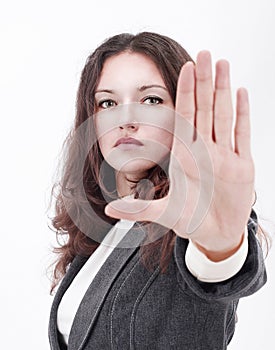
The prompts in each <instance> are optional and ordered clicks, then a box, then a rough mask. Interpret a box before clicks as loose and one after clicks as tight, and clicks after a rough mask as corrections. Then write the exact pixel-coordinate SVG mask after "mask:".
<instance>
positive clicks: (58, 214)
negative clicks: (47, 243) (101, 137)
mask: <svg viewBox="0 0 275 350" xmlns="http://www.w3.org/2000/svg"><path fill="white" fill-rule="evenodd" d="M124 51H130V52H135V53H142V54H144V55H146V56H148V57H149V58H151V59H152V60H153V61H154V62H155V64H156V65H157V67H158V68H159V71H160V73H161V75H162V77H163V80H164V82H165V84H166V87H167V89H168V91H169V93H170V96H171V97H172V99H173V101H174V102H175V97H176V87H177V80H178V76H179V72H180V69H181V67H182V66H183V64H184V63H186V62H187V61H192V58H191V57H190V56H189V54H188V53H187V52H186V51H185V50H184V49H183V48H182V47H181V46H180V45H179V44H178V43H177V42H176V41H174V40H173V39H170V38H168V37H166V36H163V35H160V34H156V33H151V32H142V33H139V34H137V35H132V34H127V33H125V34H120V35H116V36H113V37H111V38H109V39H107V40H106V41H105V42H103V43H102V44H101V45H100V46H99V47H98V48H97V49H96V50H95V51H94V52H93V53H92V54H91V55H90V56H89V57H88V59H87V61H86V64H85V66H84V69H83V71H82V75H81V79H80V84H79V88H78V93H77V102H76V117H75V121H74V126H73V128H72V130H71V131H70V133H69V135H68V136H67V138H66V140H65V143H64V145H63V149H64V156H63V159H62V161H63V164H62V174H61V178H60V180H59V181H58V183H56V184H55V185H54V187H53V190H52V197H55V199H56V200H55V216H54V217H53V218H52V219H51V223H52V226H53V228H54V230H55V231H56V234H57V238H59V237H65V238H66V239H65V243H63V244H62V245H60V246H59V247H56V248H55V249H54V251H55V253H57V254H58V258H57V263H56V265H55V269H54V273H53V284H52V291H53V289H54V288H55V287H56V285H57V284H58V282H59V280H60V279H61V278H62V277H63V275H64V274H65V272H66V270H67V267H68V265H69V264H70V263H71V261H72V260H73V259H74V257H75V256H76V255H82V256H87V257H88V256H90V255H91V254H92V253H93V252H94V251H95V250H96V248H97V247H98V246H99V243H98V242H100V240H101V238H102V237H103V236H104V234H106V232H108V230H109V229H110V227H112V225H114V224H115V223H116V222H117V220H116V219H113V218H110V217H107V216H106V215H105V213H104V208H105V206H106V204H107V203H108V202H110V201H111V200H113V199H116V198H117V192H116V185H115V177H114V170H113V169H112V168H111V167H110V166H108V164H106V162H104V159H103V156H102V153H101V151H100V148H99V145H98V142H97V141H96V138H95V130H94V126H93V123H92V125H89V127H87V128H82V129H84V130H82V131H81V132H79V130H81V128H80V126H81V125H84V124H83V123H84V122H86V121H87V120H88V119H91V118H89V117H91V116H92V115H93V113H94V110H95V99H94V94H95V89H96V87H97V84H98V81H99V78H100V74H101V71H102V68H103V64H104V62H105V61H106V59H107V58H109V57H111V56H114V55H117V54H119V53H121V52H124ZM91 140H95V141H94V142H93V141H92V142H91ZM90 146H91V147H90ZM83 155H84V156H85V157H84V158H83ZM80 159H82V162H81V161H80ZM167 168H168V162H167V160H166V162H165V163H164V164H163V165H162V166H159V165H157V166H155V167H154V168H153V169H151V170H150V173H149V174H147V178H148V179H149V180H150V181H151V182H152V183H153V184H154V188H153V189H151V192H150V191H148V190H147V189H146V188H144V187H143V188H139V186H140V184H135V183H133V188H135V186H136V185H137V186H136V191H135V197H136V198H137V197H139V198H147V196H149V197H150V196H151V193H154V195H153V197H154V198H161V197H163V196H165V195H166V194H167V192H168V188H169V180H168V177H167V172H166V171H165V169H167ZM102 169H104V171H102ZM87 201H88V204H89V205H90V207H91V208H92V212H93V214H94V215H91V210H88V209H87V207H86V206H85V205H84V204H85V203H86V202H87ZM150 227H151V228H152V227H153V228H154V231H155V235H157V234H158V230H159V229H160V227H159V226H158V225H157V224H156V225H155V226H154V225H153V226H152V225H151V226H150ZM151 233H152V232H151ZM152 236H153V237H154V233H152ZM95 237H96V239H95ZM58 241H59V239H58ZM174 242H175V234H174V232H173V231H172V230H169V231H167V232H166V233H165V234H164V235H162V236H161V238H159V239H155V240H154V241H153V242H151V243H149V244H144V245H142V246H141V248H140V252H141V257H142V261H143V263H144V264H145V265H146V266H147V267H148V268H151V267H152V266H155V265H156V264H160V267H161V271H162V272H164V271H165V269H166V268H167V266H168V263H169V259H170V257H171V254H172V251H173V246H174Z"/></svg>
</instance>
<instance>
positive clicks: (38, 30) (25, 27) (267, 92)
mask: <svg viewBox="0 0 275 350" xmlns="http://www.w3.org/2000/svg"><path fill="white" fill-rule="evenodd" d="M274 16H275V2H274V1H273V0H261V1H251V0H250V1H249V0H246V1H242V0H231V1H221V0H220V1H218V0H207V1H205V0H197V1H196V0H192V1H191V0H189V1H185V0H183V1H173V0H170V1H166V2H161V1H155V2H154V1H144V0H139V1H136V2H131V1H125V2H124V1H109V2H108V1H92V0H90V1H84V0H78V1H68V0H67V1H65V0H60V1H58V0H56V1H53V0H48V1H38V0H36V1H34V0H33V1H31V0H25V1H20V0H17V1H12V0H11V1H6V2H5V3H4V2H3V1H2V2H1V3H0V29H1V31H0V35H1V41H0V45H1V46H0V50H1V51H0V52H1V53H0V60H1V63H0V93H1V97H0V98H1V107H0V108H1V110H0V112H1V126H0V135H1V137H0V142H1V147H0V151H1V204H2V205H1V214H2V216H1V226H0V227H1V229H0V230H1V238H2V244H1V254H0V257H1V265H0V266H1V298H0V302H1V305H0V307H1V313H0V315H1V316H0V317H1V334H2V335H1V348H3V349H28V350H32V349H34V350H37V349H39V350H46V349H49V345H48V340H47V325H48V316H49V309H50V304H51V302H52V297H50V296H49V287H50V282H49V280H48V278H47V277H46V267H47V266H48V265H49V264H50V262H51V261H52V259H53V255H52V253H51V249H52V245H54V244H55V235H54V233H53V232H52V231H51V230H50V229H49V228H48V227H47V223H48V222H49V221H48V218H47V216H48V215H50V214H49V212H48V211H47V208H48V205H49V197H50V190H51V186H52V183H53V180H54V173H55V169H56V165H57V159H58V155H59V152H60V150H61V146H62V142H63V140H64V138H65V136H66V134H67V132H68V130H69V128H70V126H71V125H72V122H73V118H74V110H75V109H74V106H75V96H76V89H77V86H78V81H79V77H80V72H81V69H82V67H83V65H84V62H85V60H86V58H87V56H88V54H89V53H90V52H91V51H93V50H94V49H95V47H96V46H97V45H98V44H100V43H101V42H102V41H103V40H104V39H105V38H106V37H109V36H112V35H114V34H117V33H120V32H131V33H137V32H139V31H143V30H148V31H156V32H160V33H162V34H165V35H168V36H171V37H172V38H174V39H176V40H178V41H179V42H180V43H181V44H182V45H183V46H184V47H185V48H186V49H187V51H188V52H189V53H190V54H191V55H192V56H193V57H194V58H195V57H196V54H197V53H198V51H199V50H201V49H208V50H210V51H211V52H212V55H213V58H214V61H215V60H217V59H219V58H227V59H228V60H229V61H230V62H231V72H232V86H233V90H234V91H235V90H236V88H237V87H239V86H245V87H247V88H248V90H249V94H250V100H251V124H252V152H253V155H254V160H255V165H256V185H255V188H256V191H257V195H258V201H257V204H256V206H255V208H256V210H257V213H258V215H259V216H260V219H261V220H262V222H261V223H262V225H263V226H264V225H265V226H264V227H266V228H267V229H268V230H273V231H274V224H272V222H273V223H274V221H275V220H274V217H275V215H274V208H275V199H274V193H275V184H274V178H275V166H274V149H275V137H274V133H275V122H274V119H275V114H274V110H275V94H274V92H275V89H274V83H275V45H274V43H275V40H274V33H275V25H274ZM263 219H266V220H265V221H263ZM273 237H274V234H273ZM274 256H275V254H274V249H272V250H271V252H270V255H269V257H268V259H267V261H266V263H267V269H268V277H269V280H268V283H267V284H266V286H265V287H264V288H263V289H262V290H260V291H259V292H258V293H256V294H255V295H253V296H251V297H248V298H245V299H243V300H242V301H241V303H240V307H239V312H238V313H239V323H238V324H237V329H236V333H235V337H234V339H233V341H232V343H231V345H230V347H229V348H230V349H231V350H244V349H250V350H254V349H255V350H256V349H257V350H258V349H259V348H261V349H265V350H269V349H274V344H273V338H274V336H273V333H274V332H273V327H274V326H272V325H274V324H275V322H274V321H275V297H274V295H275V277H274V272H275V267H274V266H275V258H274ZM3 327H4V328H3Z"/></svg>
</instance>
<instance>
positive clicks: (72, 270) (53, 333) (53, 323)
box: [49, 256, 88, 350]
mask: <svg viewBox="0 0 275 350" xmlns="http://www.w3.org/2000/svg"><path fill="white" fill-rule="evenodd" d="M87 259H88V258H87V257H81V256H76V257H75V259H74V260H73V261H72V263H71V265H70V267H69V269H68V271H67V273H66V275H65V276H64V278H63V280H62V281H61V284H60V286H59V287H58V289H57V292H56V294H55V297H54V300H53V303H52V307H51V313H50V321H49V341H50V346H51V349H52V350H62V347H61V345H60V340H59V336H58V334H59V333H58V329H57V309H58V305H59V303H60V301H61V299H62V297H63V295H64V293H65V291H66V290H67V288H68V287H69V285H70V284H71V282H72V281H73V279H74V277H75V276H76V275H77V273H78V272H79V270H80V269H81V267H82V266H83V265H84V263H85V262H86V261H87Z"/></svg>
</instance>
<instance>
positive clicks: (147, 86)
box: [138, 84, 167, 91]
mask: <svg viewBox="0 0 275 350" xmlns="http://www.w3.org/2000/svg"><path fill="white" fill-rule="evenodd" d="M151 88H160V89H163V90H165V91H167V88H166V87H165V86H162V85H158V84H152V85H142V86H141V87H140V88H139V89H138V90H139V91H144V90H147V89H151Z"/></svg>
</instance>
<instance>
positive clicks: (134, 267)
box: [49, 210, 266, 350]
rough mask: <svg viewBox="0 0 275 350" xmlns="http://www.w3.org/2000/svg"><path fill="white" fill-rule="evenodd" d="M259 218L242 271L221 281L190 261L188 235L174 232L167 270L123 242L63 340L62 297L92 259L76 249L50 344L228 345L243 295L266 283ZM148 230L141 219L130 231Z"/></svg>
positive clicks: (189, 348) (103, 348)
mask: <svg viewBox="0 0 275 350" xmlns="http://www.w3.org/2000/svg"><path fill="white" fill-rule="evenodd" d="M256 229H257V217H256V214H255V212H254V211H253V210H252V212H251V217H250V219H249V222H248V232H249V253H248V256H247V259H246V262H245V264H244V266H243V267H242V269H241V271H239V273H238V274H236V275H235V276H234V277H232V278H230V279H228V280H226V281H223V282H219V283H205V282H200V281H198V280H197V279H196V278H195V277H194V276H193V275H192V274H191V273H190V272H189V271H188V269H187V267H186V265H185V251H186V248H187V245H188V240H186V239H182V238H180V237H177V238H176V242H175V246H174V254H173V257H172V259H171V261H170V264H169V268H168V271H167V273H165V274H161V273H160V271H159V268H156V269H155V270H154V271H151V272H149V271H148V270H147V269H145V268H144V266H143V265H142V264H141V262H140V256H139V248H122V247H120V246H118V247H117V248H115V249H114V250H113V252H112V253H111V255H110V256H109V257H108V259H107V260H106V261H105V263H104V265H103V266H102V268H101V269H100V271H99V272H98V274H97V275H96V277H95V278H94V280H93V282H92V283H91V285H90V286H89V288H88V290H87V292H86V294H85V296H84V298H83V299H82V301H81V303H80V306H79V308H78V311H77V313H76V316H75V318H74V322H73V325H72V329H71V333H70V336H69V344H68V347H66V346H65V345H64V344H62V340H61V339H60V335H59V332H58V329H57V322H56V319H57V309H58V305H59V303H60V300H61V298H62V296H63V294H64V293H65V291H66V289H67V288H68V287H69V285H70V283H71V282H72V280H73V279H74V277H75V276H76V275H77V273H78V271H79V270H80V269H81V267H82V266H83V265H84V264H85V262H86V261H87V258H84V257H81V256H77V257H76V258H75V259H74V260H73V262H72V263H71V265H70V268H69V270H68V272H67V273H66V275H65V277H64V278H63V280H62V282H61V284H60V286H59V288H58V290H57V293H56V295H55V297H54V300H53V304H52V309H51V315H50V323H49V340H50V346H51V349H52V350H63V349H68V350H84V349H85V350H92V349H93V350H128V349H130V350H134V349H135V350H147V349H148V350H149V349H150V350H154V349H160V350H168V349H175V350H176V349H180V350H223V349H226V348H227V345H228V343H229V342H230V340H231V338H232V336H233V333H234V329H235V322H236V320H235V319H236V308H237V305H238V301H239V299H240V298H241V297H245V296H248V295H251V294H253V293H254V292H256V291H257V290H258V289H259V288H261V287H262V286H263V285H264V284H265V282H266V271H265V267H264V261H263V256H262V250H261V247H260V246H259V243H258V240H257V239H256V237H255V232H256ZM144 235H145V232H144V231H143V229H141V227H139V225H138V223H136V224H135V225H134V226H133V227H132V229H131V230H130V231H129V232H128V233H127V235H126V236H125V237H124V239H123V240H124V243H125V240H131V242H133V240H135V242H136V243H137V244H138V243H139V242H141V241H142V240H143V239H144Z"/></svg>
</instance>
